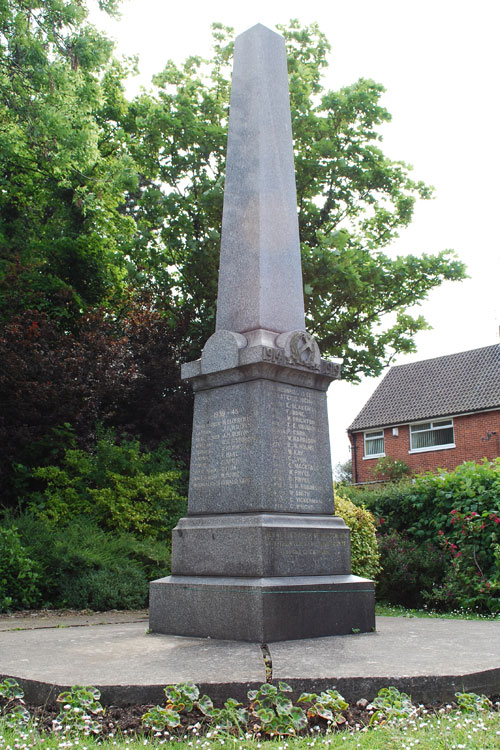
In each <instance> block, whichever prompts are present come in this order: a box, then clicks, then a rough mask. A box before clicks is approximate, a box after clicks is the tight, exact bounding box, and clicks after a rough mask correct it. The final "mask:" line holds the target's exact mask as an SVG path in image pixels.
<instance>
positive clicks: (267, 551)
mask: <svg viewBox="0 0 500 750" xmlns="http://www.w3.org/2000/svg"><path fill="white" fill-rule="evenodd" d="M349 536H350V535H349V529H348V528H347V527H346V525H345V523H344V521H343V520H342V519H341V518H337V517H335V516H331V515H330V516H312V515H308V516H302V515H300V516H298V515H287V514H277V513H265V514H254V513H252V514H248V515H247V514H245V515H238V514H227V515H212V516H189V517H188V518H182V519H181V520H180V521H179V523H178V525H177V527H176V528H175V529H174V531H173V534H172V573H173V574H181V575H191V576H193V575H194V576H196V575H198V576H249V577H258V576H263V577H268V576H303V575H309V576H311V575H319V576H324V575H339V574H344V573H349V572H350V543H349Z"/></svg>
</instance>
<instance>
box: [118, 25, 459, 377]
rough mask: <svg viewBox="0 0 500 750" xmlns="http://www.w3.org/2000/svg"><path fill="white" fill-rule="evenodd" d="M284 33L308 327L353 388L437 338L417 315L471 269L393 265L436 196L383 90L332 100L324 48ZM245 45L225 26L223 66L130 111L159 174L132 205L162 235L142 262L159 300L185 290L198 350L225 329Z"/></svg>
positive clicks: (173, 77) (219, 30)
mask: <svg viewBox="0 0 500 750" xmlns="http://www.w3.org/2000/svg"><path fill="white" fill-rule="evenodd" d="M279 28H280V30H281V31H282V33H283V34H284V36H285V39H286V42H287V49H288V63H289V71H290V100H291V111H292V124H293V133H294V142H295V165H296V180H297V198H298V208H299V224H300V232H301V240H302V261H303V274H304V293H305V301H306V308H307V323H308V328H309V330H310V331H311V332H312V333H314V334H315V335H316V336H317V338H318V341H319V343H320V347H321V349H322V351H323V353H324V354H326V355H331V356H337V357H342V358H343V360H344V367H343V374H344V377H345V378H347V379H349V380H356V379H358V378H359V375H360V374H361V373H364V374H366V375H377V374H379V373H380V371H381V370H382V368H383V366H384V365H386V364H387V363H388V361H390V359H391V358H392V357H393V356H394V354H396V353H399V352H408V351H413V350H414V341H413V338H414V334H415V333H416V332H417V331H419V330H421V329H423V328H425V327H426V325H427V324H426V323H425V320H424V319H423V317H422V316H420V315H417V316H414V315H413V314H410V312H409V310H408V308H410V307H411V306H412V305H415V304H416V303H418V302H420V301H421V300H423V299H425V297H426V295H427V293H428V292H429V291H430V289H432V288H433V287H435V286H437V285H439V284H441V283H442V281H444V280H445V279H460V278H463V275H464V266H463V264H462V263H460V262H459V261H458V260H456V259H455V258H454V257H453V254H452V253H449V252H442V253H439V254H438V255H435V256H432V255H426V254H423V255H419V256H417V255H408V256H405V257H396V258H393V257H391V255H390V253H389V252H388V251H385V248H387V247H388V246H389V245H390V243H391V242H392V241H393V240H394V239H395V238H397V236H398V233H399V231H400V230H401V229H402V228H404V227H406V226H407V225H408V224H409V223H410V221H411V219H412V216H413V209H414V204H415V201H416V200H417V199H418V198H421V199H424V200H426V199H429V198H430V197H431V196H432V189H431V188H429V187H428V186H426V185H425V184H424V183H423V182H417V181H414V180H412V179H411V177H410V168H409V167H408V166H407V165H406V164H404V162H400V161H397V162H395V161H391V160H390V159H388V158H387V157H386V156H385V155H384V153H383V151H382V150H381V148H380V145H379V143H380V140H381V136H380V134H379V130H380V126H382V125H383V124H384V123H386V122H387V121H389V120H390V114H389V113H388V112H387V110H386V109H385V108H384V107H383V106H382V105H381V103H380V98H381V95H382V93H383V91H384V89H383V87H382V86H381V85H379V84H377V83H375V82H374V81H371V80H364V79H361V80H359V81H357V82H356V83H354V84H353V85H352V86H348V87H345V88H343V89H342V90H341V91H339V92H333V91H325V90H324V88H323V86H322V82H321V73H322V69H323V68H325V67H326V65H327V61H326V55H327V52H328V50H329V45H328V42H327V41H326V38H325V37H324V35H323V34H322V33H321V31H320V30H319V29H318V27H317V26H316V25H314V24H313V25H312V26H310V27H307V28H301V27H300V26H299V24H298V22H296V21H292V22H291V23H290V25H289V26H288V27H284V26H283V27H279ZM231 38H232V30H231V29H228V28H225V27H223V26H221V25H215V26H214V41H215V44H214V54H213V58H212V59H211V60H210V61H206V60H203V59H201V58H199V57H191V58H188V60H187V61H186V62H185V64H184V65H182V66H176V65H174V64H173V63H172V62H170V63H168V64H167V65H166V67H165V69H164V70H163V72H162V73H160V74H159V75H157V76H156V77H155V79H154V83H155V87H156V88H155V89H154V91H153V92H152V93H151V94H147V95H146V94H144V95H143V96H142V97H139V98H138V99H137V100H136V101H134V102H133V103H132V104H131V107H130V109H129V123H130V124H129V127H130V128H131V130H132V131H133V132H134V133H135V134H136V137H135V138H134V158H136V160H137V162H138V163H139V164H140V165H141V170H142V172H143V173H146V172H148V171H149V180H146V181H145V182H143V184H142V185H141V186H140V188H139V192H138V193H137V194H136V195H135V196H133V200H132V206H133V208H134V211H135V212H136V216H137V209H138V207H139V215H140V217H141V218H140V225H141V227H145V228H148V227H149V235H148V232H147V231H143V232H141V236H142V242H141V244H140V246H138V245H136V246H135V250H134V253H135V255H134V260H135V263H136V264H137V265H138V266H141V267H142V268H143V269H144V268H149V273H147V276H148V278H149V281H150V282H151V281H152V282H153V284H154V285H155V286H156V285H158V287H159V288H158V287H157V291H158V292H159V293H161V294H165V289H166V288H167V287H168V285H169V284H171V285H172V292H173V293H174V292H175V294H178V295H179V299H180V300H181V301H182V304H183V305H184V306H187V307H188V308H189V313H190V319H191V337H190V343H191V342H192V343H193V345H194V351H196V350H198V351H199V349H200V347H201V345H202V344H203V343H204V341H205V340H206V338H207V336H208V335H209V334H210V333H211V332H212V330H213V325H214V316H215V304H216V283H217V260H218V248H219V240H220V234H219V229H220V224H221V216H222V199H223V180H224V168H225V162H224V149H225V139H226V128H227V118H228V106H229V75H230V64H231V56H232V42H231ZM158 228H159V229H160V231H158ZM161 269H168V278H165V276H164V275H163V274H162V271H161ZM389 314H392V317H391V318H387V315H389ZM384 316H385V317H384ZM387 320H389V321H390V322H387Z"/></svg>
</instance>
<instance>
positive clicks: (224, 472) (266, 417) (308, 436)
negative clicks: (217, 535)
mask: <svg viewBox="0 0 500 750" xmlns="http://www.w3.org/2000/svg"><path fill="white" fill-rule="evenodd" d="M188 511H189V513H190V514H199V513H213V512H214V511H216V512H217V513H251V512H254V513H258V512H264V511H268V512H272V511H274V512H278V513H314V514H321V513H325V514H332V515H333V513H334V507H333V487H332V473H331V457H330V445H329V439H328V417H327V411H326V395H325V393H323V392H322V391H316V390H312V389H311V388H302V387H297V386H291V385H285V384H282V383H279V382H274V381H269V380H264V379H257V380H250V381H247V382H243V383H239V384H236V385H228V386H226V387H225V388H212V389H210V390H206V391H201V392H198V393H197V394H196V400H195V411H194V421H193V444H192V452H191V472H190V482H189V501H188Z"/></svg>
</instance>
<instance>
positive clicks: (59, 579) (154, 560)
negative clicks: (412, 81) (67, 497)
mask: <svg viewBox="0 0 500 750" xmlns="http://www.w3.org/2000/svg"><path fill="white" fill-rule="evenodd" d="M3 523H4V526H6V527H8V525H9V524H11V525H14V524H15V525H16V527H17V528H18V534H19V537H20V539H21V541H22V544H23V547H24V548H25V550H26V553H27V554H28V555H29V558H30V559H31V560H33V562H34V565H36V569H37V573H38V577H37V580H36V586H37V594H38V597H39V602H40V603H42V604H43V605H44V606H51V607H70V608H75V609H94V610H103V609H136V608H139V607H144V606H146V604H147V597H148V582H149V581H150V580H152V579H154V578H158V577H161V576H164V575H167V574H168V573H169V570H170V552H169V548H168V545H167V543H166V542H164V541H162V542H160V541H156V540H154V539H145V540H140V539H137V538H135V537H134V536H133V535H132V534H129V533H124V532H110V531H105V530H104V529H102V528H100V527H99V526H98V525H97V523H96V521H95V520H93V519H91V518H89V517H76V518H74V519H72V520H71V522H70V523H69V524H54V523H52V522H50V521H47V520H46V519H41V518H36V517H33V516H31V515H29V514H28V513H24V514H22V515H20V516H19V517H17V518H16V519H15V520H13V519H9V518H5V519H4V522H3ZM7 530H8V529H7ZM30 604H32V603H31V602H26V605H28V606H29V605H30Z"/></svg>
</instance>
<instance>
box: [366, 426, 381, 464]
mask: <svg viewBox="0 0 500 750" xmlns="http://www.w3.org/2000/svg"><path fill="white" fill-rule="evenodd" d="M384 455H385V453H384V431H383V430H377V431H376V432H365V458H375V457H377V456H384Z"/></svg>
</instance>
